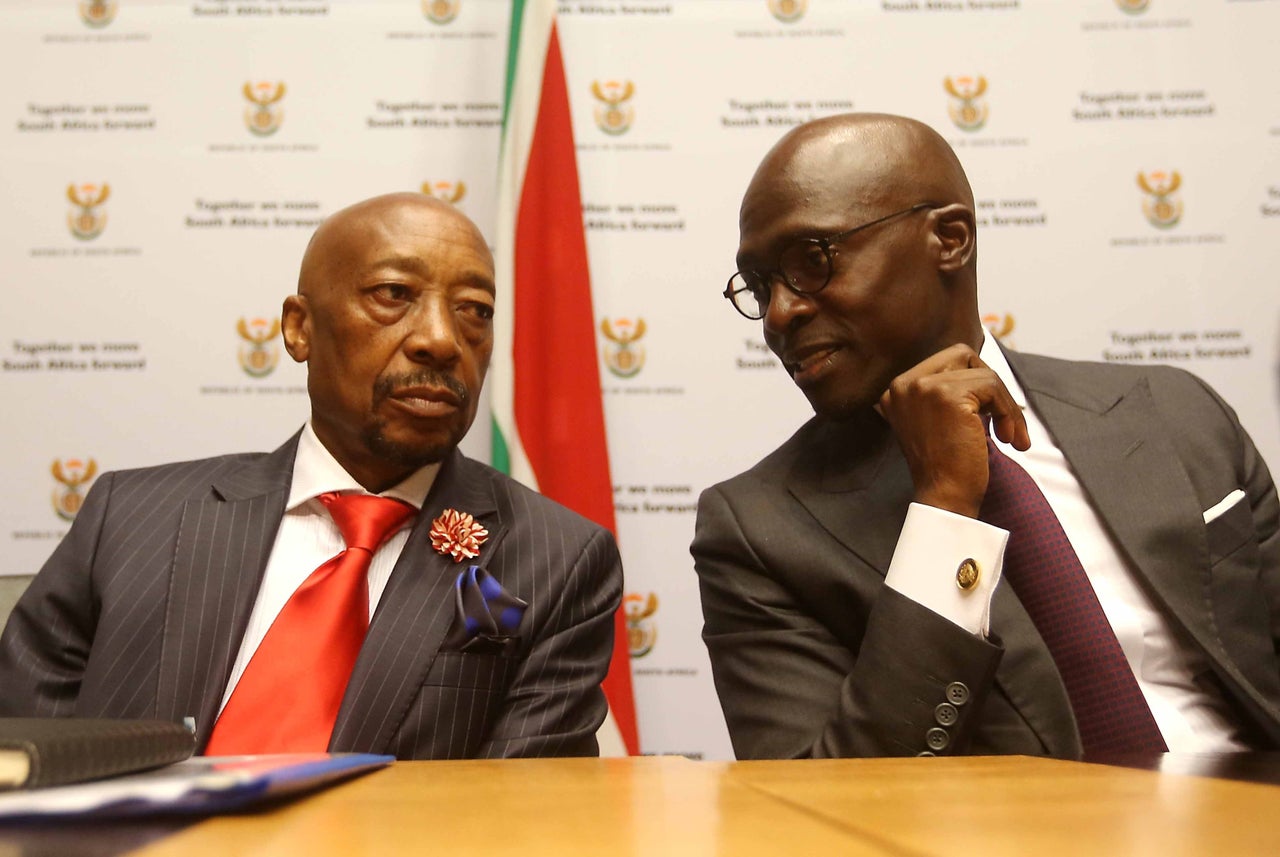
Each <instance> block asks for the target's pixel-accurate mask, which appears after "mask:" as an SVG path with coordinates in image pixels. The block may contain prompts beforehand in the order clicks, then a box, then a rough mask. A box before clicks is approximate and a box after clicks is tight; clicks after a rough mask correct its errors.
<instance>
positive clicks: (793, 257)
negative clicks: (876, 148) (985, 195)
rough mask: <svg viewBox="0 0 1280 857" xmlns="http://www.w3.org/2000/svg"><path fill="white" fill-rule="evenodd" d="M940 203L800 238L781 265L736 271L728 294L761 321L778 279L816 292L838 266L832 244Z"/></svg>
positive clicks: (794, 288)
mask: <svg viewBox="0 0 1280 857" xmlns="http://www.w3.org/2000/svg"><path fill="white" fill-rule="evenodd" d="M939 207H940V206H939V205H938V204H937V203H932V202H918V203H916V204H915V205H913V206H911V207H910V208H904V209H902V210H901V211H895V212H894V213H893V214H886V215H885V216H884V217H880V218H877V219H875V220H873V221H871V222H870V223H863V224H861V225H860V226H855V227H853V228H852V229H846V230H845V231H844V232H841V233H839V234H838V235H829V236H827V237H826V238H800V239H798V240H796V241H793V242H792V243H790V244H788V245H787V246H786V247H785V248H783V251H782V252H781V253H780V254H778V265H777V267H776V268H774V269H773V270H771V271H738V272H737V273H735V274H734V275H733V276H732V277H730V278H729V284H728V285H727V286H725V288H724V296H725V297H726V298H728V299H729V302H730V303H732V304H733V308H734V309H736V310H737V311H738V312H740V313H742V314H743V315H744V316H746V317H747V318H749V319H751V320H752V321H758V320H759V319H762V318H764V316H765V313H766V312H768V311H769V300H770V298H771V297H772V295H773V281H774V280H775V279H777V280H780V281H781V282H782V284H783V285H784V286H786V287H787V288H788V289H791V291H793V292H795V293H796V294H798V295H816V294H817V293H818V292H820V291H822V290H823V289H825V288H826V287H827V284H828V283H830V282H831V272H832V270H833V267H834V266H833V265H832V259H833V258H834V256H835V253H834V252H833V250H832V245H834V244H836V243H837V242H839V241H843V240H844V239H846V238H848V237H849V236H850V235H852V234H854V233H855V232H861V231H862V230H864V229H870V228H871V227H872V226H878V225H880V224H881V223H885V222H886V221H889V220H893V219H894V218H895V217H902V216H904V215H907V214H914V213H915V212H917V211H924V210H925V209H929V208H939Z"/></svg>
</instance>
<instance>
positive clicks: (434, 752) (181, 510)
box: [0, 437, 622, 759]
mask: <svg viewBox="0 0 1280 857" xmlns="http://www.w3.org/2000/svg"><path fill="white" fill-rule="evenodd" d="M296 442H297V438H296V437H295V438H294V439H292V440H291V441H289V442H288V443H286V444H285V445H284V446H283V447H281V448H280V449H278V450H276V451H275V452H273V453H271V454H269V455H262V454H258V455H235V456H223V457H220V458H212V459H207V460H203V461H194V462H186V463H181V464H171V465H165V466H162V467H156V468H149V469H144V470H135V471H123V472H118V473H111V474H104V475H103V476H102V477H100V478H99V480H98V482H97V483H96V485H95V486H94V488H93V490H91V491H90V493H89V495H88V497H87V498H86V501H85V505H84V507H83V509H82V510H81V512H80V514H79V515H78V516H77V518H76V521H75V523H74V524H73V526H72V528H71V531H70V533H69V534H68V535H67V537H66V539H64V540H63V542H62V544H60V545H59V547H58V548H57V550H56V551H55V552H54V554H53V556H52V557H51V558H50V559H49V561H48V563H46V565H45V567H44V568H43V569H42V570H41V572H40V573H39V574H38V575H37V576H36V578H35V580H34V581H33V582H32V584H31V586H30V588H29V589H28V591H27V592H26V593H25V594H24V596H23V597H22V599H21V600H20V601H19V603H18V605H17V606H16V607H15V609H14V613H13V616H12V617H11V619H10V622H9V624H8V625H7V626H6V628H5V631H4V634H3V636H0V688H3V689H4V690H3V693H0V715H2V716H22V715H27V716H70V715H76V716H82V717H157V718H164V719H180V718H183V717H188V716H189V717H193V718H194V719H195V721H196V729H197V737H198V740H199V746H200V747H201V748H203V747H204V745H205V743H206V742H207V741H208V737H209V733H210V731H211V729H212V726H213V719H214V718H215V717H216V713H217V707H218V704H219V701H220V699H221V696H222V693H223V688H224V687H225V684H226V681H227V677H228V675H229V672H230V669H231V664H232V661H233V659H234V658H235V655H236V651H237V650H238V647H239V643H240V639H241V637H242V636H243V633H244V629H245V626H246V624H247V622H248V618H249V611H250V609H251V608H252V605H253V601H254V597H255V595H256V592H257V588H258V585H259V582H260V580H261V576H262V572H263V569H264V568H265V566H266V561H267V558H268V555H269V553H270V551H271V546H272V544H273V542H274V537H275V532H276V528H277V527H278V525H279V522H280V519H281V516H282V514H283V511H284V504H285V499H286V495H287V492H288V487H289V479H290V473H291V468H292V463H293V459H294V449H295V445H296ZM446 508H454V509H459V510H462V511H467V512H470V513H471V514H473V515H474V516H475V517H476V519H477V520H478V521H479V522H480V523H481V524H482V525H483V526H485V527H486V528H488V530H489V532H490V534H491V536H490V539H489V541H488V543H487V544H486V545H485V546H484V548H483V550H482V552H481V555H480V557H479V558H478V559H476V560H472V562H475V563H478V564H482V565H483V567H484V568H485V570H486V571H487V572H488V573H489V574H491V575H493V576H494V577H495V578H496V579H497V580H498V581H500V582H501V584H502V586H503V587H504V588H505V589H506V590H507V591H509V592H510V593H511V594H512V595H514V596H516V597H518V598H520V599H522V600H523V601H525V602H527V603H528V605H529V607H528V609H527V610H526V612H525V617H524V620H523V623H522V625H521V627H520V632H519V635H518V636H519V639H518V640H517V641H516V642H515V644H514V645H512V646H510V647H508V648H506V649H504V650H503V651H502V652H501V653H497V654H495V653H479V652H475V653H473V652H469V651H468V652H462V651H450V650H448V649H447V648H446V647H445V646H444V641H445V638H446V635H447V634H448V632H449V630H450V628H451V627H452V625H453V624H454V623H455V622H457V621H461V618H460V617H458V616H457V615H456V612H457V607H456V599H455V597H454V582H455V580H456V579H457V575H458V572H459V571H460V570H461V568H460V566H459V565H458V564H456V563H454V562H453V560H452V559H451V558H449V557H446V556H442V555H440V554H438V553H436V552H435V551H434V550H432V548H431V545H430V540H429V537H428V529H429V528H430V522H431V521H432V520H433V519H434V518H435V517H437V516H439V515H440V513H441V512H442V511H443V510H444V509H446ZM621 595H622V572H621V565H620V563H619V559H618V553H617V547H616V545H615V543H614V540H613V537H612V536H611V535H610V534H609V533H608V532H607V531H606V530H604V529H602V528H601V527H599V526H597V525H595V524H593V523H591V522H589V521H587V520H586V519H584V518H582V517H580V516H579V515H576V514H574V513H572V512H569V511H568V510H566V509H564V508H563V507H561V506H559V505H557V504H555V503H553V502H551V501H549V500H547V499H546V498H545V497H542V496H540V495H538V494H536V493H534V492H533V491H530V490H529V489H527V488H525V487H523V486H521V485H520V484H518V483H516V482H514V481H512V480H511V479H509V478H508V477H506V476H504V475H502V474H500V473H498V472H496V471H494V470H493V469H492V468H489V467H487V466H485V465H483V464H479V463H477V462H474V461H471V460H470V459H467V458H466V457H464V456H462V455H461V454H459V453H457V452H454V453H453V454H452V455H451V456H450V457H449V458H448V459H447V460H446V461H445V463H444V466H443V467H442V469H441V472H440V475H439V477H438V478H437V480H436V484H435V486H434V487H433V488H432V491H431V493H430V494H429V495H428V497H427V501H426V503H425V505H424V507H423V510H422V512H421V513H420V514H419V516H418V518H417V521H416V523H415V525H414V528H413V531H412V533H411V534H410V536H409V541H408V543H407V544H406V546H405V549H404V551H403V553H402V555H401V558H400V560H399V562H398V563H397V565H396V568H395V571H394V572H393V573H392V576H391V580H390V581H389V583H388V584H387V590H386V592H385V593H384V595H383V598H382V601H381V603H380V605H379V607H378V610H377V612H376V613H375V614H374V616H373V620H372V622H371V624H370V628H369V634H368V636H367V637H366V639H365V644H364V646H363V648H362V649H361V651H360V655H359V658H358V659H357V661H356V665H355V669H354V672H353V673H352V678H351V682H350V684H349V685H348V687H347V692H346V695H345V697H344V699H343V703H342V707H341V709H340V711H339V713H338V719H337V723H336V724H335V727H334V733H333V737H332V739H331V741H330V749H331V750H334V751H362V752H373V753H391V754H394V755H396V756H397V757H399V758H404V759H437V758H483V757H509V756H556V755H592V754H594V753H595V752H596V751H597V744H596V739H595V732H596V729H597V728H598V727H599V725H600V723H601V722H602V721H603V719H604V717H605V713H606V704H605V700H604V696H603V693H602V692H601V690H600V682H601V680H602V679H603V678H604V674H605V671H606V669H607V666H608V662H609V658H610V656H611V653H612V651H613V625H614V614H615V611H616V610H617V607H618V605H619V603H620V600H621Z"/></svg>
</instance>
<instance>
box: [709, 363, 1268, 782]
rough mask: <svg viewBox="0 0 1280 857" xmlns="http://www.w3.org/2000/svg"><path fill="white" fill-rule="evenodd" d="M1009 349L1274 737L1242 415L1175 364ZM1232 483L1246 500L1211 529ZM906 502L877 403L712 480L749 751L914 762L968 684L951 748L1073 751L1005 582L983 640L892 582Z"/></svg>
mask: <svg viewBox="0 0 1280 857" xmlns="http://www.w3.org/2000/svg"><path fill="white" fill-rule="evenodd" d="M1008 358H1009V364H1010V366H1011V367H1012V368H1013V370H1014V373H1015V375H1016V376H1017V378H1018V380H1019V382H1020V383H1021V384H1022V386H1023V388H1024V390H1025V391H1026V394H1027V397H1028V399H1029V401H1030V403H1031V405H1032V407H1034V408H1035V410H1036V413H1037V414H1038V415H1039V416H1040V418H1041V420H1043V422H1044V423H1045V425H1046V426H1047V427H1048V429H1049V431H1050V433H1051V434H1052V435H1053V437H1054V438H1055V440H1056V441H1057V443H1058V445H1059V447H1060V448H1061V449H1062V451H1063V453H1064V454H1065V455H1066V458H1067V461H1068V462H1070V464H1071V466H1072V468H1073V469H1074V470H1075V473H1076V475H1077V477H1078V478H1079V480H1080V483H1081V485H1082V486H1083V487H1084V490H1085V492H1086V493H1087V495H1088V497H1089V499H1090V500H1091V501H1092V503H1093V505H1094V507H1095V508H1096V509H1097V511H1098V513H1099V515H1100V517H1101V518H1102V520H1103V521H1104V522H1105V525H1106V526H1107V528H1108V530H1109V531H1110V533H1111V534H1112V535H1113V536H1114V538H1115V540H1116V542H1117V544H1118V545H1119V546H1120V549H1121V551H1122V553H1123V554H1124V556H1125V557H1126V559H1127V560H1128V561H1129V562H1131V563H1132V565H1133V567H1134V568H1135V569H1136V570H1137V573H1138V577H1139V583H1140V584H1141V585H1142V586H1143V588H1144V589H1145V590H1146V591H1147V593H1148V594H1149V595H1151V597H1152V599H1153V600H1154V602H1155V604H1156V605H1157V607H1158V608H1159V609H1160V610H1161V612H1162V613H1163V614H1164V615H1165V617H1166V619H1168V621H1169V622H1170V624H1171V626H1172V627H1173V629H1174V631H1175V633H1178V634H1179V635H1180V636H1182V637H1183V638H1184V639H1186V640H1188V641H1190V643H1191V644H1192V645H1193V646H1194V647H1197V648H1198V649H1200V650H1201V651H1203V652H1204V654H1205V655H1206V656H1207V659H1208V662H1209V664H1210V665H1211V667H1212V670H1211V675H1207V676H1205V677H1204V678H1205V680H1206V681H1211V682H1214V683H1216V684H1217V685H1218V686H1219V687H1220V689H1221V691H1222V693H1223V695H1224V696H1225V697H1226V699H1227V700H1228V703H1229V705H1230V706H1231V707H1232V708H1233V710H1234V712H1235V714H1236V719H1237V721H1238V722H1239V724H1240V725H1241V727H1242V729H1243V733H1244V735H1245V737H1246V738H1247V739H1248V740H1249V741H1251V742H1252V743H1254V744H1255V745H1256V746H1259V747H1270V748H1277V747H1280V659H1278V658H1277V653H1276V648H1277V641H1278V640H1280V535H1278V533H1277V530H1278V528H1280V520H1278V518H1280V511H1278V507H1277V500H1276V490H1275V486H1274V484H1273V483H1272V480H1271V476H1270V474H1269V473H1268V472H1267V468H1266V465H1265V464H1264V463H1263V462H1262V460H1261V458H1260V457H1259V456H1258V453H1257V450H1256V449H1255V448H1254V446H1253V444H1252V442H1251V441H1250V440H1249V438H1248V437H1247V436H1246V434H1245V432H1244V430H1243V429H1242V428H1241V426H1240V425H1239V423H1238V421H1237V419H1236V417H1235V414H1234V413H1233V412H1232V411H1231V409H1230V408H1229V407H1227V406H1226V405H1225V404H1224V403H1223V402H1222V401H1221V399H1219V398H1218V396H1217V395H1216V394H1215V393H1213V391H1212V390H1210V389H1209V388H1208V387H1207V386H1206V385H1205V384H1204V383H1203V382H1201V381H1199V380H1198V379H1196V378H1195V377H1194V376H1192V375H1189V374H1187V373H1186V372H1183V371H1181V370H1177V369H1171V368H1168V367H1157V366H1147V367H1129V366H1116V365H1109V364H1092V363H1075V362H1068V361H1062V360H1054V359H1051V358H1046V357H1035V356H1031V355H1019V354H1016V353H1008ZM1237 488H1240V489H1243V490H1244V491H1245V492H1246V494H1247V497H1246V499H1245V500H1244V501H1242V502H1240V503H1238V504H1236V505H1235V506H1234V507H1233V508H1231V509H1230V510H1229V511H1227V512H1226V513H1224V514H1223V515H1222V516H1221V517H1219V518H1217V519H1215V520H1214V521H1212V522H1211V523H1209V524H1207V525H1206V524H1205V522H1204V519H1203V512H1204V510H1206V509H1208V508H1210V507H1212V506H1214V505H1215V504H1216V503H1218V502H1219V501H1221V500H1222V499H1223V498H1224V497H1225V496H1226V495H1227V494H1228V493H1230V492H1231V491H1233V490H1235V489H1237ZM911 497H912V482H911V476H910V473H909V472H908V469H907V465H906V462H905V460H904V459H903V456H902V453H901V451H900V450H899V448H898V445H897V442H896V440H895V438H894V437H893V435H892V433H891V431H890V430H889V428H888V426H887V425H886V424H885V423H884V421H883V420H882V419H881V418H880V417H879V416H878V415H877V414H875V413H874V412H871V411H869V412H867V413H865V414H863V415H861V416H860V417H859V418H856V419H854V420H852V421H849V422H845V423H833V422H831V421H828V420H823V419H819V418H815V419H813V420H811V421H810V422H809V423H807V424H806V425H805V426H804V427H802V428H801V429H800V430H799V431H798V432H797V433H796V434H795V435H794V436H793V437H792V438H791V439H790V440H788V441H787V442H786V443H785V444H784V445H783V446H782V447H780V448H779V449H778V450H777V451H775V452H774V453H773V454H771V455H770V456H768V457H767V458H765V459H764V460H763V461H761V462H760V463H759V464H757V465H756V466H755V467H753V468H752V469H751V470H749V471H747V472H746V473H743V474H741V475H739V476H737V477H735V478H733V479H730V480H728V481H727V482H724V483H722V484H720V485H716V486H714V487H712V488H710V489H708V490H707V491H706V492H704V493H703V495H702V497H701V499H700V501H699V506H698V523H697V532H696V535H695V538H694V542H693V546H692V552H693V555H694V559H695V565H696V567H697V571H698V575H699V582H700V585H701V591H702V606H703V615H704V618H705V625H704V629H703V638H704V640H705V641H706V644H707V648H708V651H709V653H710V656H711V665H712V669H713V673H714V676H715V682H716V689H717V692H718V693H719V696H720V701H721V704H722V706H723V708H724V712H725V718H726V721H727V722H728V726H729V732H730V736H731V737H732V740H733V746H734V750H735V752H736V753H737V755H738V756H739V758H774V757H783V758H787V757H804V756H819V757H832V756H880V755H884V756H889V755H907V754H915V753H919V752H921V751H924V750H926V749H928V748H927V746H926V740H925V736H926V733H927V732H928V731H929V730H930V729H932V728H936V727H939V723H938V721H937V719H936V712H935V709H936V707H937V706H938V704H940V703H942V702H944V701H952V702H955V701H958V700H957V699H955V698H950V699H949V696H950V695H949V693H948V686H949V685H951V684H952V683H953V682H960V683H962V684H964V685H965V686H966V687H967V689H968V693H967V694H963V693H960V694H959V695H960V696H961V697H967V698H966V699H965V702H964V704H963V705H961V706H960V707H959V715H960V716H959V719H958V721H957V722H955V723H954V724H952V725H949V726H946V727H945V731H946V734H947V738H948V742H949V743H948V745H947V747H946V749H945V752H947V753H1025V754H1033V755H1041V754H1048V755H1053V756H1059V757H1066V758H1076V757H1079V755H1080V753H1081V747H1080V737H1079V733H1078V731H1077V729H1076V726H1075V720H1074V718H1073V716H1072V714H1071V709H1070V705H1069V703H1068V701H1067V696H1066V691H1065V689H1064V687H1063V685H1062V681H1061V679H1060V677H1059V676H1058V673H1057V670H1056V668H1055V667H1054V664H1053V661H1052V659H1051V658H1050V656H1049V653H1048V650H1047V649H1046V648H1045V646H1044V643H1043V641H1042V640H1041V639H1040V637H1039V635H1038V634H1037V633H1036V631H1035V628H1034V626H1033V625H1032V623H1031V620H1030V618H1029V617H1028V616H1027V614H1026V612H1025V611H1024V610H1023V608H1022V606H1021V604H1020V603H1019V602H1018V599H1017V597H1016V596H1015V595H1014V594H1013V592H1012V591H1011V590H1010V589H1009V587H1008V586H1006V585H1004V584H1001V585H1000V586H998V587H997V588H996V592H995V595H994V599H993V603H992V617H991V630H992V636H991V638H990V639H989V640H982V639H980V638H978V637H975V636H973V635H971V634H968V633H966V632H965V631H963V630H962V629H960V628H959V627H958V626H956V625H953V624H952V623H950V622H948V621H946V620H945V619H942V618H941V617H939V616H938V615H936V614H934V613H932V612H930V611H929V610H927V609H926V608H924V607H921V606H919V605H918V604H915V603H914V602H912V601H910V600H909V599H907V598H905V597H903V596H901V595H900V594H898V593H897V592H895V591H894V590H891V589H889V588H888V587H886V586H885V585H884V575H885V572H886V571H887V569H888V567H889V561H890V559H891V558H892V556H893V551H894V548H895V546H896V544H897V539H898V534H899V532H900V530H901V528H902V523H903V520H904V518H905V516H906V511H907V506H908V505H909V504H910V502H911ZM952 693H957V691H956V689H955V688H952Z"/></svg>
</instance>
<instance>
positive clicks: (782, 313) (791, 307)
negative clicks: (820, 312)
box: [764, 274, 815, 336]
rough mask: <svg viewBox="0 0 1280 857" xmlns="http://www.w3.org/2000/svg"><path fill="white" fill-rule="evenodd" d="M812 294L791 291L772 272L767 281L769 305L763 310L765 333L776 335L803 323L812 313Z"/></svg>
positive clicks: (777, 275) (780, 278)
mask: <svg viewBox="0 0 1280 857" xmlns="http://www.w3.org/2000/svg"><path fill="white" fill-rule="evenodd" d="M814 309H815V307H814V302H813V296H812V295H802V294H797V293H796V292H793V291H792V290H791V289H789V288H788V287H787V286H786V285H785V284H784V283H783V281H782V275H781V274H774V276H773V278H772V279H771V280H770V281H769V306H768V307H766V308H765V312H764V330H765V333H767V334H771V335H773V336H778V335H781V334H783V333H786V332H787V331H789V330H792V329H794V328H796V327H798V326H800V325H802V324H804V323H805V321H807V320H808V319H809V318H810V317H811V316H812V315H813V313H814Z"/></svg>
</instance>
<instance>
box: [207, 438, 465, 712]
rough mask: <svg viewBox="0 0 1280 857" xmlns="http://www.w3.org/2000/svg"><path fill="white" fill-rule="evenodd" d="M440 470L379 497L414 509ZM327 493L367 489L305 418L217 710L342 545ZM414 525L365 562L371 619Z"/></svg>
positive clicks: (418, 474) (425, 471)
mask: <svg viewBox="0 0 1280 857" xmlns="http://www.w3.org/2000/svg"><path fill="white" fill-rule="evenodd" d="M439 471H440V465H439V464H428V465H427V466H426V467H423V468H422V469H420V470H417V471H415V472H414V473H413V474H411V475H410V476H409V477H408V478H407V479H405V480H404V481H403V482H400V483H399V484H398V485H396V486H395V487H393V488H390V489H388V490H386V491H383V492H382V494H381V495H380V496H382V497H394V498H395V499H397V500H403V501H404V502H406V503H408V504H409V505H411V506H413V507H414V508H415V509H421V508H422V504H423V502H424V501H425V500H426V498H427V492H428V491H430V490H431V485H432V484H433V483H434V482H435V478H436V474H437V473H438V472H439ZM329 491H344V492H355V493H358V494H368V493H369V492H368V491H366V490H364V488H362V487H361V486H360V484H359V483H358V482H356V480H355V479H354V478H352V476H351V474H349V473H347V471H346V470H344V469H343V467H342V465H341V464H339V463H338V462H337V460H336V459H335V458H334V457H333V456H332V455H331V454H330V453H329V450H327V449H325V446H324V444H322V443H321V442H320V439H319V438H318V437H316V433H315V430H314V429H312V427H311V423H310V422H308V423H307V425H306V427H305V428H304V429H303V430H302V437H301V438H299V440H298V453H297V457H296V458H295V459H294V463H293V481H292V482H291V484H290V486H289V499H288V500H287V501H285V511H284V518H283V519H281V521H280V530H279V531H278V532H277V533H276V541H275V544H274V545H273V546H272V548H271V555H270V557H269V558H268V560H267V569H266V571H265V573H264V574H263V577H262V586H261V587H260V588H259V589H258V598H257V600H256V601H254V603H253V612H252V613H250V614H249V626H248V627H247V628H246V629H245V632H244V639H243V640H241V641H240V652H239V654H238V655H237V656H236V660H235V663H234V664H233V665H232V667H231V678H230V679H229V680H228V682H227V687H226V690H224V691H223V693H222V705H221V706H219V708H218V712H219V714H221V712H222V709H223V708H224V707H226V704H227V700H229V699H230V698H231V693H232V691H234V690H235V687H236V684H237V683H238V682H239V681H240V676H242V675H243V674H244V670H245V667H246V666H248V665H249V660H250V659H251V658H252V657H253V653H254V652H256V651H257V650H258V646H259V645H260V644H261V643H262V640H263V638H264V637H265V636H266V635H267V629H269V628H270V627H271V624H272V623H273V622H275V620H276V616H278V615H280V611H281V610H282V609H284V605H285V603H286V602H287V601H288V600H289V597H290V596H291V595H293V593H294V590H296V589H297V588H298V587H299V586H301V585H302V582H303V581H304V580H306V579H307V577H308V576H310V574H311V572H313V571H315V570H316V569H317V568H319V567H320V565H321V564H322V563H324V562H326V561H328V560H330V559H332V558H333V557H335V556H337V555H338V554H339V553H341V552H342V551H343V550H345V549H346V544H345V543H344V542H343V540H342V532H341V531H340V530H339V529H338V525H337V524H335V523H334V522H333V518H331V517H330V516H329V510H328V509H326V508H325V506H324V504H323V503H321V502H320V500H319V499H317V498H319V496H320V495H321V494H324V493H326V492H329ZM412 527H413V519H412V518H410V519H409V520H408V521H406V522H405V523H404V524H403V525H402V526H401V528H400V529H399V530H398V531H397V532H396V534H395V535H393V536H392V537H391V538H390V539H388V540H387V541H386V542H385V543H383V545H382V547H380V548H378V551H377V552H376V553H375V554H374V555H373V560H372V562H371V563H370V565H369V617H370V618H371V619H372V618H373V613H374V610H375V609H377V606H378V601H379V600H380V599H381V598H382V592H383V590H384V589H386V586H387V581H388V580H389V579H390V578H391V571H392V569H394V568H395V565H396V560H398V559H399V558H400V552H401V551H402V550H403V549H404V545H405V542H406V541H408V539H409V531H410V530H411V529H412Z"/></svg>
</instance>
